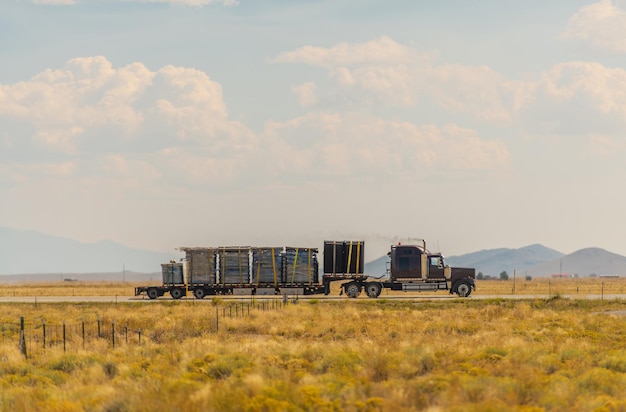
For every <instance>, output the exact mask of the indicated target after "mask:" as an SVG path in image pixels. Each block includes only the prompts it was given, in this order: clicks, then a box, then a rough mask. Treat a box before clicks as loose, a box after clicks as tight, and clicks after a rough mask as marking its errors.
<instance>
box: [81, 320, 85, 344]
mask: <svg viewBox="0 0 626 412" xmlns="http://www.w3.org/2000/svg"><path fill="white" fill-rule="evenodd" d="M81 325H82V328H81V330H82V335H83V350H85V318H82V319H81Z"/></svg>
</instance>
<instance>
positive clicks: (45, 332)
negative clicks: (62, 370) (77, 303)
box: [0, 300, 287, 358]
mask: <svg viewBox="0 0 626 412" xmlns="http://www.w3.org/2000/svg"><path fill="white" fill-rule="evenodd" d="M286 303H287V302H286V301H281V300H264V301H261V302H236V303H235V302H233V303H230V304H227V305H215V314H214V316H213V317H211V318H209V319H206V318H205V319H202V321H201V322H196V323H195V324H194V326H193V327H194V329H195V330H194V333H197V332H198V331H200V332H202V333H217V332H219V330H220V324H221V323H222V322H223V321H225V320H227V319H233V318H235V319H236V318H245V317H248V316H250V314H251V313H252V312H253V311H270V310H279V309H283V308H284V306H285V304H286ZM145 341H154V342H159V341H160V340H159V339H158V338H157V336H156V334H155V333H152V331H150V330H144V329H142V328H141V327H138V326H137V325H131V324H129V323H128V322H124V323H116V321H115V319H113V318H107V317H100V316H98V317H97V319H92V320H85V319H80V320H79V321H74V322H72V323H68V322H66V321H65V320H64V321H62V322H61V323H49V322H46V321H45V320H42V321H39V322H35V323H31V322H28V321H27V319H25V318H24V317H21V318H20V319H19V322H13V323H0V343H2V344H5V343H9V342H15V344H17V345H18V346H19V349H20V351H21V353H22V354H23V355H24V356H25V357H27V358H29V357H33V356H35V355H38V354H40V353H42V352H44V351H45V350H46V349H50V348H52V347H61V346H62V347H63V351H64V352H66V351H68V350H77V349H83V350H84V349H87V348H89V347H93V346H95V345H96V344H100V343H102V342H106V343H107V344H108V345H109V346H110V347H111V348H115V347H116V346H120V345H130V344H141V343H142V342H145Z"/></svg>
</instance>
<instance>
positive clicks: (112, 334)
mask: <svg viewBox="0 0 626 412" xmlns="http://www.w3.org/2000/svg"><path fill="white" fill-rule="evenodd" d="M111 344H112V345H113V347H115V319H113V320H112V321H111Z"/></svg>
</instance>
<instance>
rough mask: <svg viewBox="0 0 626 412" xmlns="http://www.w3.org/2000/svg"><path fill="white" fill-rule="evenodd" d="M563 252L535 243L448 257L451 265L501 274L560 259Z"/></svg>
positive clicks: (487, 274) (485, 272) (485, 273)
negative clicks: (515, 247)
mask: <svg viewBox="0 0 626 412" xmlns="http://www.w3.org/2000/svg"><path fill="white" fill-rule="evenodd" d="M562 256H563V253H561V252H558V251H556V250H554V249H550V248H548V247H545V246H543V245H539V244H534V245H529V246H525V247H522V248H519V249H507V248H498V249H488V250H481V251H479V252H474V253H468V254H465V255H460V256H450V257H449V258H446V263H447V264H448V265H450V266H457V267H472V268H476V273H478V272H482V273H483V274H484V275H486V276H495V277H497V276H499V275H500V273H501V272H503V271H506V272H507V273H509V274H513V271H517V272H518V273H519V272H521V271H524V270H527V269H529V268H532V267H535V266H537V265H540V264H542V263H545V262H550V261H553V260H558V259H560V258H561V257H562Z"/></svg>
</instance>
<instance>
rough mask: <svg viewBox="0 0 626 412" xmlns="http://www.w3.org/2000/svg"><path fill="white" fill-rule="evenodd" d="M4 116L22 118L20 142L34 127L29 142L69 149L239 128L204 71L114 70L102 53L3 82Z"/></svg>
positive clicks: (207, 137) (0, 106)
mask: <svg viewBox="0 0 626 412" xmlns="http://www.w3.org/2000/svg"><path fill="white" fill-rule="evenodd" d="M3 115H4V116H6V117H7V119H10V120H11V121H12V122H16V121H21V122H22V126H23V128H24V133H21V134H20V135H21V136H22V137H19V138H20V139H24V134H25V133H26V132H27V131H29V130H31V129H34V132H33V133H31V134H30V138H31V139H33V140H34V141H35V142H38V143H39V144H42V145H45V146H47V147H48V148H50V149H53V150H56V151H58V152H60V153H66V154H76V153H77V152H78V151H81V150H82V151H89V150H95V148H98V149H99V150H102V149H105V150H113V151H114V150H118V149H119V148H123V147H128V145H131V146H133V150H135V151H142V150H143V151H152V150H154V148H155V147H157V148H159V147H167V146H168V145H170V144H173V143H172V142H174V141H176V140H190V141H194V142H197V143H200V144H203V145H207V146H210V145H214V146H215V145H220V144H221V143H220V139H222V137H223V135H228V134H229V133H231V132H232V133H238V132H237V131H236V130H235V129H237V128H238V127H240V125H238V124H237V123H233V122H230V121H229V119H228V111H227V109H226V104H225V103H224V100H223V96H222V88H221V86H220V85H219V84H218V83H216V82H214V81H212V80H211V79H210V78H209V77H208V76H207V75H206V74H205V73H203V72H201V71H198V70H195V69H190V68H180V67H174V66H166V67H163V68H161V69H159V70H158V71H156V72H153V71H150V70H149V69H148V68H146V67H145V66H144V65H143V64H141V63H133V64H129V65H127V66H124V67H121V68H118V69H116V68H113V67H112V65H111V63H110V62H109V61H108V60H107V59H106V58H104V57H101V56H99V57H87V58H76V59H72V60H70V61H69V62H68V63H67V64H66V66H65V68H63V69H57V70H52V69H48V70H45V71H44V72H42V73H40V74H39V75H37V76H35V77H34V78H32V79H31V80H29V81H24V82H20V83H17V84H13V85H0V116H3ZM6 139H8V138H5V140H6ZM15 139H18V137H15V136H14V137H13V138H12V139H9V141H13V143H16V142H14V141H15Z"/></svg>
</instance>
